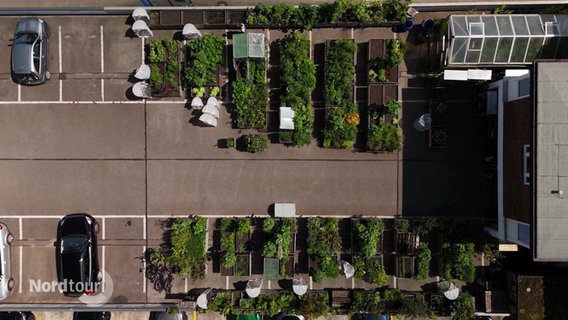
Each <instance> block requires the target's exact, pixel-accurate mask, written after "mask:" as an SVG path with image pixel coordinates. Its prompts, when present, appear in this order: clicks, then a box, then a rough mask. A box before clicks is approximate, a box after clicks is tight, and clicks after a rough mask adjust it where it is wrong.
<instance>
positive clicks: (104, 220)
mask: <svg viewBox="0 0 568 320" xmlns="http://www.w3.org/2000/svg"><path fill="white" fill-rule="evenodd" d="M102 237H103V240H105V239H106V217H103V234H102Z"/></svg>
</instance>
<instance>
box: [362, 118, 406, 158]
mask: <svg viewBox="0 0 568 320" xmlns="http://www.w3.org/2000/svg"><path fill="white" fill-rule="evenodd" d="M402 146H403V136H402V133H401V131H400V129H399V128H398V126H396V125H395V124H392V123H389V122H385V121H383V120H382V119H379V124H378V125H377V124H374V123H372V124H371V125H370V128H369V136H368V139H367V149H369V150H371V151H384V152H393V151H400V150H402Z"/></svg>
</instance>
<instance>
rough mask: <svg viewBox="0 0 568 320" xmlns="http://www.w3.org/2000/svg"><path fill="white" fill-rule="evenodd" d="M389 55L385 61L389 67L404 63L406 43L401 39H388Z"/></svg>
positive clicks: (386, 41)
mask: <svg viewBox="0 0 568 320" xmlns="http://www.w3.org/2000/svg"><path fill="white" fill-rule="evenodd" d="M385 44H386V46H387V55H386V57H385V63H386V65H387V66H388V67H395V66H398V65H399V64H401V63H402V60H403V59H404V51H405V48H404V43H402V40H399V39H386V40H385Z"/></svg>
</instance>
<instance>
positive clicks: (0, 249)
mask: <svg viewBox="0 0 568 320" xmlns="http://www.w3.org/2000/svg"><path fill="white" fill-rule="evenodd" d="M12 241H14V235H12V233H11V232H10V230H9V229H8V226H7V225H6V224H5V223H2V222H0V300H4V299H6V298H8V297H9V296H10V294H11V293H12V289H14V286H15V285H16V282H15V281H14V278H12Z"/></svg>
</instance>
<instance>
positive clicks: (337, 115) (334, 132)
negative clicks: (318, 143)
mask: <svg viewBox="0 0 568 320" xmlns="http://www.w3.org/2000/svg"><path fill="white" fill-rule="evenodd" d="M328 110H330V111H329V115H328V118H327V124H326V127H325V129H324V132H323V134H324V140H323V146H324V147H325V148H330V147H331V148H343V149H348V148H351V147H353V142H354V140H355V138H356V137H357V125H359V121H360V119H359V110H358V107H357V105H356V104H354V103H345V105H344V106H341V107H336V108H329V109H328Z"/></svg>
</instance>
